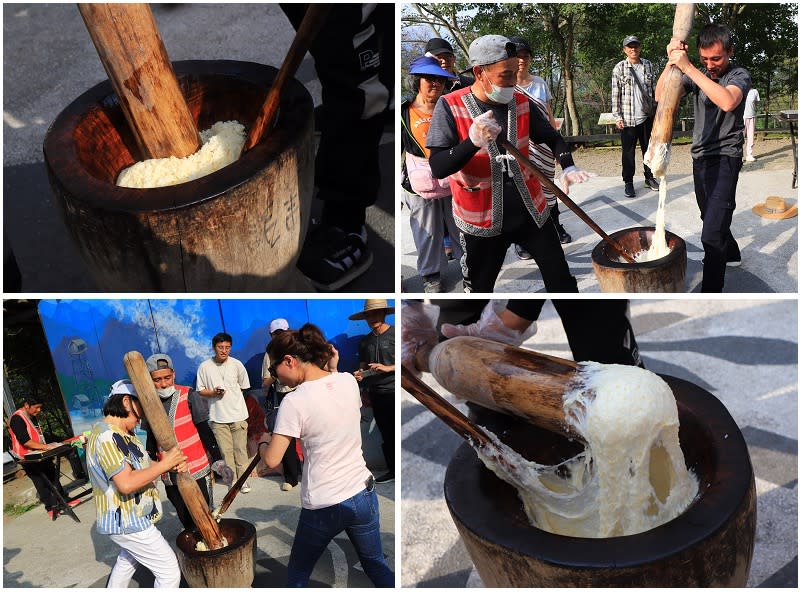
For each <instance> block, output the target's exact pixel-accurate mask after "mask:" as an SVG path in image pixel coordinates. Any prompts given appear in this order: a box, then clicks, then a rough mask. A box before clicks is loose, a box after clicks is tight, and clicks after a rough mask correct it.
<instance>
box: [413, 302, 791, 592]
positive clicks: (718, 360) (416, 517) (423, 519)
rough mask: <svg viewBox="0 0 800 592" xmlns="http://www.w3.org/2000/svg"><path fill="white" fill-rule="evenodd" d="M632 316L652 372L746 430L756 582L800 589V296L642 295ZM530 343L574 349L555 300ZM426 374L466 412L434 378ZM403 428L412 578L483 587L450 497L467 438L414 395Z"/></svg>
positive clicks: (752, 581)
mask: <svg viewBox="0 0 800 592" xmlns="http://www.w3.org/2000/svg"><path fill="white" fill-rule="evenodd" d="M631 313H632V323H633V327H634V330H635V333H636V338H637V341H638V343H639V347H640V351H641V353H642V356H643V358H644V362H645V365H646V366H647V368H649V369H650V370H652V371H654V372H658V373H663V374H669V375H672V376H676V377H679V378H683V379H685V380H688V381H691V382H693V383H694V384H696V385H698V386H700V387H702V388H704V389H706V390H708V391H709V392H711V393H712V394H713V395H715V396H716V397H717V398H719V399H720V400H721V401H722V402H723V403H724V405H725V406H726V407H727V409H728V411H729V412H730V413H731V415H732V417H733V418H734V420H735V421H736V423H737V424H738V426H739V428H740V429H741V430H742V433H743V435H744V438H745V440H746V442H747V445H748V448H749V451H750V458H751V461H752V464H753V468H754V471H755V477H756V489H757V496H758V500H757V504H758V508H757V524H756V540H755V550H754V554H753V563H752V566H751V570H750V577H749V581H748V586H761V587H775V588H778V587H790V588H796V587H797V526H798V523H797V515H798V514H797V500H798V495H797V494H798V490H797V384H798V383H797V353H798V350H797V320H798V317H797V313H798V305H797V301H796V299H794V298H792V299H770V300H763V299H762V300H749V301H745V300H729V299H726V300H720V299H716V300H697V299H692V300H687V299H681V300H633V301H632V302H631ZM523 347H526V348H530V349H533V350H535V351H538V352H542V353H545V354H550V355H554V356H559V357H565V358H569V357H571V355H570V351H569V348H568V346H567V343H566V336H565V334H564V330H563V328H562V326H561V323H560V320H559V318H558V316H557V315H556V313H555V309H554V308H553V307H552V305H551V304H550V303H547V304H546V305H545V307H544V310H543V311H542V315H541V316H540V320H539V322H538V332H537V334H536V335H534V336H533V337H532V338H531V339H529V340H528V341H526V343H525V344H524V346H523ZM423 378H424V380H425V381H426V382H427V383H428V384H430V385H431V386H433V387H434V388H435V389H436V390H437V391H438V392H440V393H441V394H442V395H443V396H445V398H447V399H448V400H449V401H450V402H451V403H453V404H454V405H456V407H458V408H459V409H461V410H462V411H466V406H465V405H464V403H463V402H459V400H458V399H456V398H455V397H454V396H452V395H450V394H449V393H447V392H446V391H445V390H444V389H443V388H441V387H440V386H438V384H437V383H436V382H435V381H434V380H433V378H432V377H431V375H430V374H424V375H423ZM401 424H402V430H401V438H402V458H401V463H402V482H401V483H402V487H401V498H402V507H401V517H402V525H403V532H402V541H403V547H402V558H401V562H402V579H401V585H402V586H403V587H442V588H449V587H453V588H459V587H479V586H482V582H481V579H480V576H479V575H478V573H477V571H476V570H475V569H474V567H473V565H472V562H471V561H470V558H469V555H468V553H467V551H466V549H465V547H464V545H463V543H462V542H461V540H460V538H459V535H458V532H457V530H456V528H455V525H454V524H453V521H452V519H451V518H450V515H449V512H448V510H447V507H446V504H445V501H444V498H443V493H442V492H443V489H442V487H443V479H444V474H445V469H446V467H447V464H448V463H449V461H450V458H451V457H452V455H453V453H454V451H455V450H456V448H458V446H460V445H461V439H460V438H459V437H458V436H457V435H456V434H455V433H454V432H452V431H451V430H449V429H448V428H447V427H446V426H445V425H444V423H442V422H441V421H440V420H438V419H437V418H436V417H434V415H433V414H432V413H431V412H429V411H428V410H427V409H425V408H424V407H423V406H422V405H420V404H419V403H418V402H417V401H416V399H414V398H413V397H411V396H410V395H408V394H407V393H406V392H405V391H403V393H402V397H401ZM476 510H478V509H476ZM665 585H667V584H666V583H665Z"/></svg>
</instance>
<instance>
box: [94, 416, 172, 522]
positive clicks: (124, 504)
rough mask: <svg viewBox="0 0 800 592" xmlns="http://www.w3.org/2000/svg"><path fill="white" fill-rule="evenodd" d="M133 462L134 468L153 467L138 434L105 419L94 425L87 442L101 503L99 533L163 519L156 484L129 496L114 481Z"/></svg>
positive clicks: (97, 493) (98, 499)
mask: <svg viewBox="0 0 800 592" xmlns="http://www.w3.org/2000/svg"><path fill="white" fill-rule="evenodd" d="M126 464H127V465H130V467H131V468H132V469H133V470H137V469H144V468H147V467H148V466H150V458H149V457H148V455H147V452H145V448H144V445H143V444H142V443H141V442H140V441H139V439H138V438H137V437H136V436H135V435H134V434H130V433H128V432H126V431H125V430H123V429H121V428H118V427H116V426H113V425H111V424H108V423H105V422H99V423H97V424H95V425H94V426H93V427H92V433H91V434H90V436H89V441H88V443H87V445H86V468H87V469H88V471H89V480H90V481H91V483H92V493H93V496H94V501H95V505H96V506H97V532H99V533H100V534H130V533H134V532H140V531H142V530H144V529H146V528H147V527H149V526H150V525H151V524H153V523H154V522H157V521H158V520H159V519H160V518H161V514H162V511H161V500H160V499H159V498H158V490H157V489H156V486H155V483H151V484H150V485H148V486H147V487H145V488H144V489H140V490H139V491H136V492H134V493H131V494H128V495H125V494H122V493H120V492H119V491H118V490H117V486H116V485H115V484H114V481H113V480H112V479H113V477H114V475H116V474H118V473H119V472H120V471H122V470H123V469H124V468H125V465H126Z"/></svg>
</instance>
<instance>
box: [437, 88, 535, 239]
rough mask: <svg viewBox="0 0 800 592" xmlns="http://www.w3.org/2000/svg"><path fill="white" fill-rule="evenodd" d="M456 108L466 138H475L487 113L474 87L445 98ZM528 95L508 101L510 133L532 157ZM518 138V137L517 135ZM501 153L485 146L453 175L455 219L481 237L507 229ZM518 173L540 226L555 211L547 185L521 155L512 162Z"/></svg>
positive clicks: (460, 131)
mask: <svg viewBox="0 0 800 592" xmlns="http://www.w3.org/2000/svg"><path fill="white" fill-rule="evenodd" d="M442 100H443V101H446V102H447V104H448V105H449V106H450V110H451V112H452V113H453V117H454V119H455V124H456V130H457V131H458V137H459V140H460V141H463V140H466V139H467V138H469V128H470V126H471V125H472V120H473V118H475V117H477V116H478V115H480V114H481V113H482V109H481V107H479V106H478V104H477V102H476V100H475V95H473V94H472V92H471V89H470V87H466V88H462V89H460V90H457V91H455V92H452V93H450V94H446V95H443V96H442ZM529 109H530V104H529V102H528V97H526V96H525V95H523V94H521V93H518V92H515V93H514V101H513V102H511V103H509V105H508V128H507V129H508V137H509V141H511V142H512V144H514V145H516V147H517V149H518V150H519V151H520V152H522V153H523V154H524V155H525V156H526V157H527V156H528V130H529V129H530V110H529ZM512 138H513V139H512ZM499 155H500V151H499V150H498V149H497V144H495V143H494V142H491V143H490V144H489V146H488V147H487V148H481V149H480V150H478V152H477V153H476V154H475V155H474V156H473V157H472V158H471V159H470V160H469V162H468V163H467V164H466V166H465V167H464V168H462V169H461V170H460V171H458V172H457V173H455V174H453V175H450V189H451V190H452V192H453V217H454V218H455V222H456V226H458V227H459V228H460V229H461V230H462V231H464V232H466V233H467V234H471V235H475V236H497V235H498V234H500V231H501V229H502V227H503V165H502V164H501V163H500V162H497V160H495V158H496V157H497V156H499ZM506 162H507V163H508V166H509V167H510V168H511V171H512V173H513V175H514V176H513V179H514V183H515V185H516V187H517V190H518V191H519V194H520V196H522V201H523V202H524V203H525V207H526V208H527V210H528V211H529V212H530V214H531V217H533V219H534V221H535V222H536V225H537V226H539V227H541V226H542V224H544V223H545V221H546V220H547V217H548V215H549V212H548V210H547V202H546V200H545V197H544V194H543V193H542V187H541V185H540V184H539V181H538V180H537V179H536V178H535V177H530V178H528V173H527V171H525V172H524V173H523V171H522V169H521V168H520V166H519V163H518V162H517V161H516V160H515V159H511V160H508V161H506Z"/></svg>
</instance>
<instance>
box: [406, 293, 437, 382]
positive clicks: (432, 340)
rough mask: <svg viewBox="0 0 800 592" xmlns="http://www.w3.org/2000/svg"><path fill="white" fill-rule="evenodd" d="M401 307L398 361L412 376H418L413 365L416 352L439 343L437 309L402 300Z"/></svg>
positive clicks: (433, 306) (430, 305)
mask: <svg viewBox="0 0 800 592" xmlns="http://www.w3.org/2000/svg"><path fill="white" fill-rule="evenodd" d="M401 307H402V308H401V312H402V319H403V320H402V323H403V326H402V329H401V331H400V343H401V347H400V360H401V361H402V363H403V365H404V366H406V367H407V368H410V369H412V370H413V371H414V374H419V371H418V370H417V367H416V365H415V362H416V356H417V351H419V349H420V348H422V347H425V346H430V347H434V346H435V345H436V344H437V343H439V333H438V332H437V331H436V322H437V321H438V320H439V307H438V306H435V305H433V304H423V303H422V302H415V301H409V300H403V301H402V305H401Z"/></svg>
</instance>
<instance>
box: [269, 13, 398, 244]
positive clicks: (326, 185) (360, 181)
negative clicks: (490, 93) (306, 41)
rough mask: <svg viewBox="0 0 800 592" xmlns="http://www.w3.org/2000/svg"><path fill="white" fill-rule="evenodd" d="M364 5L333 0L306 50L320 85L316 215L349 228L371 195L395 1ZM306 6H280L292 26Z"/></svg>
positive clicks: (389, 84)
mask: <svg viewBox="0 0 800 592" xmlns="http://www.w3.org/2000/svg"><path fill="white" fill-rule="evenodd" d="M367 6H368V5H365V4H337V5H336V7H335V9H334V10H332V11H331V12H330V14H329V15H328V18H327V20H326V21H325V24H324V25H323V27H322V30H321V31H320V32H319V34H318V35H317V37H316V39H315V40H314V43H313V44H312V45H311V49H310V51H309V53H311V55H312V57H313V58H314V63H315V66H316V70H317V76H318V77H319V80H320V83H321V84H322V106H321V108H320V121H319V124H320V132H321V137H320V144H319V150H318V151H317V158H316V163H315V177H316V184H317V187H318V188H319V192H318V194H317V197H318V198H319V199H320V200H322V201H323V203H324V205H323V213H322V218H323V221H325V222H327V223H329V224H333V225H335V226H340V227H343V228H345V229H348V230H351V229H353V228H354V227H355V226H357V227H358V228H360V227H361V226H362V225H363V224H364V221H365V219H366V208H367V207H368V206H371V205H372V204H374V203H375V201H376V199H377V197H378V188H379V187H380V167H379V159H378V147H379V144H380V138H381V135H382V134H383V126H384V123H385V121H386V116H387V107H388V105H389V102H390V98H391V96H392V94H393V93H394V35H395V33H394V30H395V27H394V6H393V5H392V4H376V5H374V7H373V8H371V10H369V11H367V10H366V8H365V7H367ZM369 6H371V5H369ZM306 7H307V4H281V9H282V10H283V12H284V14H286V16H287V18H288V19H289V21H290V22H291V23H292V25H293V26H294V27H295V29H296V28H297V27H298V26H299V25H300V22H301V21H302V19H303V16H304V14H305V11H306Z"/></svg>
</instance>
